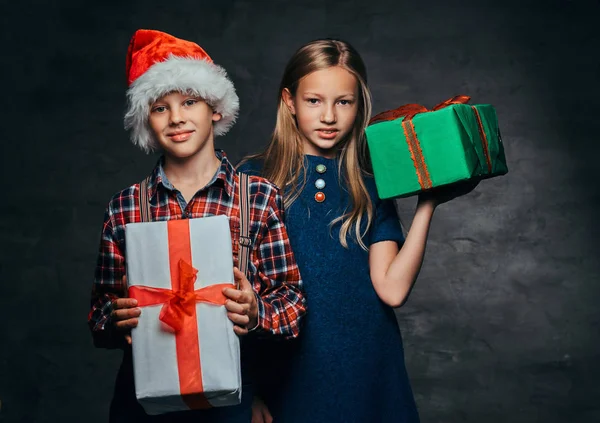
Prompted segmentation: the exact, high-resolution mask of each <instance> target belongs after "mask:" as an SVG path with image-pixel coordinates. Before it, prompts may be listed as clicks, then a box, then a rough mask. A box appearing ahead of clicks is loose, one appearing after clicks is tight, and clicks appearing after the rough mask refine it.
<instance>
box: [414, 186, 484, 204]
mask: <svg viewBox="0 0 600 423" xmlns="http://www.w3.org/2000/svg"><path fill="white" fill-rule="evenodd" d="M480 181H481V180H480V179H475V180H468V181H462V182H456V183H454V184H450V185H445V186H443V187H436V188H432V189H430V190H427V191H424V192H421V193H420V194H419V203H421V204H424V203H428V204H431V205H433V207H437V206H439V205H440V204H443V203H446V202H448V201H450V200H453V199H454V198H457V197H461V196H463V195H466V194H468V193H470V192H471V191H473V190H474V189H475V187H476V186H477V185H479V182H480Z"/></svg>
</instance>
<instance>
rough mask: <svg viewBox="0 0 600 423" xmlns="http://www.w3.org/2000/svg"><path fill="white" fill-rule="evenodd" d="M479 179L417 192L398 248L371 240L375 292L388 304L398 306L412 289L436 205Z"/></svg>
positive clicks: (370, 251)
mask: <svg viewBox="0 0 600 423" xmlns="http://www.w3.org/2000/svg"><path fill="white" fill-rule="evenodd" d="M477 184H479V181H478V180H475V181H465V182H462V183H457V184H454V185H450V186H446V187H441V188H436V189H433V190H430V191H429V192H426V193H422V194H421V195H419V201H418V202H417V210H416V212H415V217H414V219H413V222H412V225H411V226H410V230H409V232H408V235H407V236H406V240H405V241H404V245H403V246H402V248H401V249H400V251H398V244H396V242H394V241H381V242H376V243H374V244H371V247H370V249H369V267H370V273H371V280H372V282H373V287H374V288H375V292H377V295H378V296H379V298H380V299H381V301H383V302H384V303H386V304H387V305H389V306H390V307H400V306H401V305H402V304H404V302H405V301H406V299H407V298H408V294H409V293H410V290H411V289H412V286H413V285H414V283H415V281H416V280H417V276H419V271H420V270H421V265H422V264H423V257H424V256H425V246H426V245H427V236H428V235H429V227H430V225H431V218H432V217H433V212H434V211H435V208H436V207H437V206H438V205H439V204H442V203H445V202H447V201H450V200H452V199H453V198H456V197H459V196H462V195H465V194H467V193H469V192H471V191H472V190H473V189H474V188H475V187H476V186H477Z"/></svg>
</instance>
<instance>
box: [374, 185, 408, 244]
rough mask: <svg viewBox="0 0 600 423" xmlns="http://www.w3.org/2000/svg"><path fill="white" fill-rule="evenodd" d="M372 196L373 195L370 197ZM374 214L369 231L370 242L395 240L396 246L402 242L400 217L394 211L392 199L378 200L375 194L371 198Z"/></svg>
mask: <svg viewBox="0 0 600 423" xmlns="http://www.w3.org/2000/svg"><path fill="white" fill-rule="evenodd" d="M371 198H373V197H371ZM373 206H374V207H373V208H374V209H375V216H374V218H373V226H372V228H371V231H370V243H369V245H372V244H375V243H376V242H381V241H396V242H397V243H398V246H402V244H403V243H404V235H403V233H402V227H401V225H400V219H399V218H398V213H397V212H396V207H395V206H394V201H393V200H380V199H379V198H378V197H377V196H375V198H374V199H373Z"/></svg>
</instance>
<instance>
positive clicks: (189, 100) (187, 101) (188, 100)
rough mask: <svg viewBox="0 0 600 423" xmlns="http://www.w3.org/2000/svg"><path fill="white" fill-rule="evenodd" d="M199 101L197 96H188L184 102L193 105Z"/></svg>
mask: <svg viewBox="0 0 600 423" xmlns="http://www.w3.org/2000/svg"><path fill="white" fill-rule="evenodd" d="M197 102H198V100H196V99H195V98H188V99H187V100H186V101H185V102H184V103H183V104H185V105H186V106H193V105H194V104H196V103H197Z"/></svg>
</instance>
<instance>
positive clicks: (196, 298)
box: [129, 259, 232, 333]
mask: <svg viewBox="0 0 600 423" xmlns="http://www.w3.org/2000/svg"><path fill="white" fill-rule="evenodd" d="M178 264H179V290H177V291H174V290H172V289H163V288H153V287H150V286H142V285H134V286H131V287H129V296H130V297H131V298H135V299H136V300H137V301H138V306H139V307H145V306H151V305H156V304H164V305H163V307H162V309H161V311H160V316H159V319H160V320H161V321H162V322H163V323H165V324H166V325H168V326H170V327H171V328H173V330H174V331H175V333H177V332H179V331H180V330H181V329H182V327H183V324H184V320H185V317H186V316H189V317H191V316H194V315H195V311H196V303H198V302H203V303H209V304H215V305H224V304H225V300H226V298H225V296H224V295H223V288H226V287H232V285H231V284H216V285H211V286H207V287H205V288H200V289H197V290H195V291H194V283H195V282H196V274H197V273H198V270H197V269H194V267H192V265H191V264H189V263H188V262H186V261H185V260H183V259H179V263H178Z"/></svg>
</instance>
